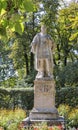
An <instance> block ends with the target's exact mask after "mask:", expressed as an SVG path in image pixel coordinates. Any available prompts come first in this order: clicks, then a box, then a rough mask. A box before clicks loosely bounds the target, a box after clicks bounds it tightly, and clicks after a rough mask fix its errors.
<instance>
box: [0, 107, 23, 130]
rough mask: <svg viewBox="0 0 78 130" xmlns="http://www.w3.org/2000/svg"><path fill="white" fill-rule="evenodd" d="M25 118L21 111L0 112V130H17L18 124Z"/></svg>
mask: <svg viewBox="0 0 78 130" xmlns="http://www.w3.org/2000/svg"><path fill="white" fill-rule="evenodd" d="M25 117H26V113H25V111H24V110H22V109H15V110H14V111H13V110H6V109H3V110H0V128H1V127H2V128H4V130H18V126H19V123H20V122H21V121H22V120H23V119H24V118H25Z"/></svg>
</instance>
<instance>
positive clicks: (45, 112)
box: [30, 79, 58, 120]
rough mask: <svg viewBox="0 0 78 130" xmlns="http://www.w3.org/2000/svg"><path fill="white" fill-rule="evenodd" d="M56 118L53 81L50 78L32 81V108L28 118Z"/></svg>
mask: <svg viewBox="0 0 78 130" xmlns="http://www.w3.org/2000/svg"><path fill="white" fill-rule="evenodd" d="M56 118H58V111H57V109H56V108H55V82H54V80H52V79H47V80H43V79H42V80H35V81H34V108H33V109H32V111H31V112H30V120H34V119H35V120H42V119H43V120H51V119H56Z"/></svg>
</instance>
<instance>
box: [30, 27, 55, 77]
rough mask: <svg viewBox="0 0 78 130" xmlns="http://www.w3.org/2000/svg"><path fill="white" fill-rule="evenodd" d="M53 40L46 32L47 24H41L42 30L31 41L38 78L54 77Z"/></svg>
mask: <svg viewBox="0 0 78 130" xmlns="http://www.w3.org/2000/svg"><path fill="white" fill-rule="evenodd" d="M53 46H54V45H53V41H52V40H51V37H50V35H48V34H47V33H46V26H45V25H42V26H41V32H40V33H38V34H36V36H35V37H34V38H33V41H32V43H31V52H32V53H34V54H35V69H36V70H37V71H38V74H37V76H36V78H38V79H39V78H44V77H50V78H52V77H53V55H52V51H53Z"/></svg>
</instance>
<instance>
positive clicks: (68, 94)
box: [0, 87, 78, 110]
mask: <svg viewBox="0 0 78 130" xmlns="http://www.w3.org/2000/svg"><path fill="white" fill-rule="evenodd" d="M77 96H78V87H75V88H71V87H65V88H62V89H60V90H56V107H58V106H59V105H60V104H67V105H69V106H72V107H76V106H77V105H78V97H77ZM33 100H34V90H33V88H17V89H16V88H15V89H13V88H12V89H11V88H10V89H9V88H8V89H4V88H0V108H6V109H15V108H18V107H19V108H22V109H25V110H31V109H32V107H33Z"/></svg>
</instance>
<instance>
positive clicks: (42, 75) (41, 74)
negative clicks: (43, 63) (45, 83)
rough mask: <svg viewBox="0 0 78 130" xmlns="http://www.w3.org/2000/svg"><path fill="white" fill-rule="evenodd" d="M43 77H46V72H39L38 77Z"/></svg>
mask: <svg viewBox="0 0 78 130" xmlns="http://www.w3.org/2000/svg"><path fill="white" fill-rule="evenodd" d="M43 77H44V73H43V72H38V74H37V76H36V78H37V79H40V78H43Z"/></svg>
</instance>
